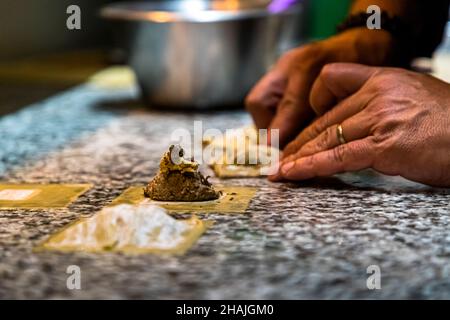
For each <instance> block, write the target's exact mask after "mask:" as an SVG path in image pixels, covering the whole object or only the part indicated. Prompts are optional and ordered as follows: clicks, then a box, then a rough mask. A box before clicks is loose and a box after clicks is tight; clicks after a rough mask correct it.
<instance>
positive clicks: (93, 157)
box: [0, 86, 450, 299]
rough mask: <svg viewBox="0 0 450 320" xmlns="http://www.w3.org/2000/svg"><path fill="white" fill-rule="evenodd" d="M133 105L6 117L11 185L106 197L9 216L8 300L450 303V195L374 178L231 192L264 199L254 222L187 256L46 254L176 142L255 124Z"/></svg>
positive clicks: (234, 224) (249, 219)
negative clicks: (70, 187)
mask: <svg viewBox="0 0 450 320" xmlns="http://www.w3.org/2000/svg"><path fill="white" fill-rule="evenodd" d="M135 96H136V92H134V90H116V91H111V90H99V89H94V88H90V87H87V86H80V87H76V88H73V89H71V90H69V91H66V92H64V93H62V94H59V95H57V96H54V97H51V98H50V99H47V100H45V101H42V102H40V103H36V104H34V105H31V106H29V107H28V108H26V109H23V110H22V111H19V112H17V113H14V114H11V115H8V116H6V117H3V118H0V137H1V139H0V178H1V179H0V180H3V181H8V182H29V183H31V182H39V183H48V182H52V183H58V182H65V183H69V182H70V183H75V182H76V183H93V184H95V187H94V188H93V189H91V190H90V191H88V192H87V193H86V194H85V195H83V196H82V197H80V198H79V199H78V200H77V201H76V202H75V203H73V204H72V205H71V206H70V207H69V208H67V209H62V210H31V211H30V210H16V211H0V297H1V298H14V299H15V298H50V299H51V298H104V299H111V298H149V299H167V298H174V299H180V298H182V299H183V298H185V299H202V298H205V299H221V298H225V299H235V298H241V299H264V298H273V299H281V298H283V299H305V298H327V299H328V298H337V299H347V298H358V299H377V298H388V299H391V298H447V299H448V298H450V225H449V222H450V191H449V190H444V189H432V188H429V187H426V186H422V185H418V184H414V183H410V182H407V181H405V180H403V179H399V178H387V177H383V176H380V175H378V174H376V173H374V172H371V171H365V172H361V173H358V174H346V175H340V176H339V177H334V178H329V179H321V180H315V181H310V182H306V183H300V184H273V183H270V182H268V181H266V180H265V179H243V180H236V179H234V180H226V181H225V182H224V183H226V184H229V185H233V184H235V185H248V186H258V187H259V188H260V190H259V192H258V193H257V195H256V196H255V198H254V199H253V200H252V202H251V204H250V207H249V209H248V211H247V214H245V215H220V214H214V213H211V214H205V215H201V218H207V219H211V220H214V221H215V222H216V223H215V224H214V225H213V227H212V228H210V229H209V230H208V231H207V232H206V234H205V235H204V236H203V237H202V238H201V239H200V240H199V241H198V242H197V244H196V245H195V246H194V247H193V248H192V249H191V250H190V251H189V252H188V253H187V254H186V255H184V256H181V257H161V256H154V255H143V256H126V255H122V254H112V253H108V254H83V253H70V254H62V253H54V252H45V253H34V252H33V251H32V249H33V247H34V246H35V245H36V244H38V243H39V242H40V241H42V240H44V239H46V237H48V236H49V235H51V234H52V233H54V232H55V231H57V230H59V229H60V228H62V227H64V226H66V225H67V224H68V223H70V222H72V221H74V220H76V219H78V218H80V217H86V216H91V215H93V214H95V212H96V211H98V210H99V209H101V208H102V207H104V206H105V205H107V204H108V203H109V202H110V201H111V200H112V199H114V198H115V197H116V196H118V195H119V194H120V193H121V192H122V191H123V190H125V189H126V188H127V187H129V186H131V185H134V184H141V183H146V182H147V181H148V180H149V179H150V178H151V176H152V175H153V174H154V173H155V172H156V169H157V167H158V161H159V158H160V156H161V154H162V153H163V152H164V151H165V150H166V148H167V146H168V141H169V137H168V134H169V133H171V132H172V131H173V130H174V129H177V128H186V129H189V130H192V128H193V121H194V120H203V121H204V127H205V128H207V127H216V128H219V129H226V128H234V127H238V126H240V125H243V124H246V123H248V122H249V121H250V119H249V117H248V116H247V115H246V114H245V113H244V112H241V111H232V112H218V113H207V114H201V113H183V114H182V113H170V112H157V111H148V110H144V109H143V108H141V107H139V106H138V105H137V104H136V103H132V102H127V101H129V100H132V99H133V98H135ZM124 106H130V108H129V109H126V108H124ZM206 170H207V171H208V170H209V169H206ZM207 173H208V172H207ZM212 182H218V180H217V179H213V180H212ZM69 265H78V266H79V267H80V268H81V276H82V279H81V285H82V289H81V290H68V289H67V287H66V279H67V276H68V275H67V274H66V268H67V266H69ZM369 265H378V266H379V267H380V268H381V286H382V288H381V290H368V289H367V287H366V279H367V277H368V274H367V273H366V269H367V267H368V266H369Z"/></svg>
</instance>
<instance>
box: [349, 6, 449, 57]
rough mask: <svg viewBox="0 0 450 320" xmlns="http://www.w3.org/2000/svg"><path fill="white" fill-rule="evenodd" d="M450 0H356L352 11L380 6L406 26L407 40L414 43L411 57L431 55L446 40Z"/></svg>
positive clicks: (354, 12) (409, 50)
mask: <svg viewBox="0 0 450 320" xmlns="http://www.w3.org/2000/svg"><path fill="white" fill-rule="evenodd" d="M449 2H450V0H432V1H424V0H354V1H353V5H352V7H351V10H350V14H357V13H360V12H365V11H366V10H367V8H368V7H369V6H371V5H377V6H379V7H380V8H381V10H383V11H385V12H387V13H388V14H389V15H390V16H391V17H394V16H395V17H398V18H400V19H401V21H402V22H403V23H404V25H405V28H406V33H407V34H405V37H407V38H406V39H403V41H407V42H408V43H409V45H410V48H408V52H409V54H410V55H411V58H413V57H416V56H428V55H431V53H432V52H433V51H434V49H435V48H436V47H437V45H438V44H439V43H440V41H441V39H442V34H443V31H444V28H445V24H446V22H447V18H448V8H449ZM402 46H403V44H402Z"/></svg>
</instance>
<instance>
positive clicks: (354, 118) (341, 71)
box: [270, 63, 450, 187]
mask: <svg viewBox="0 0 450 320" xmlns="http://www.w3.org/2000/svg"><path fill="white" fill-rule="evenodd" d="M311 103H312V105H313V106H314V107H315V108H319V109H329V108H330V107H332V106H334V105H336V106H335V107H334V108H333V109H331V110H330V111H329V112H327V113H326V114H325V115H323V116H322V117H320V118H319V119H317V120H316V121H314V123H312V124H311V125H310V126H309V127H307V128H306V129H305V130H303V131H302V132H301V133H300V134H299V135H298V137H297V138H296V139H295V140H294V141H292V142H291V143H290V144H289V145H288V146H287V147H286V150H287V151H288V152H289V153H290V155H288V156H287V157H286V158H284V159H283V160H282V161H281V163H280V169H279V172H278V174H276V175H274V176H272V177H270V179H271V180H273V181H277V180H281V179H287V180H304V179H309V178H313V177H317V176H330V175H333V174H336V173H340V172H346V171H357V170H361V169H365V168H373V169H375V170H377V171H379V172H381V173H384V174H387V175H400V176H403V177H405V178H407V179H410V180H413V181H417V182H421V183H425V184H429V185H433V186H447V187H448V186H450V84H448V83H445V82H442V81H440V80H438V79H436V78H433V77H431V76H428V75H423V74H418V73H414V72H410V71H406V70H402V69H394V68H375V67H368V66H362V65H356V64H347V63H337V64H330V65H327V66H325V67H324V69H323V70H322V72H321V74H320V76H319V77H318V79H317V81H316V82H315V84H314V86H313V89H312V91H311ZM336 103H337V104H336ZM339 125H341V127H342V133H343V138H344V140H345V141H346V143H344V144H341V142H340V141H339V134H338V126H339Z"/></svg>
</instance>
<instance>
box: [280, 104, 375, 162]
mask: <svg viewBox="0 0 450 320" xmlns="http://www.w3.org/2000/svg"><path fill="white" fill-rule="evenodd" d="M366 118H367V117H366V116H365V114H364V113H358V114H357V115H355V116H353V117H350V118H348V119H347V120H344V121H343V122H342V123H341V128H342V135H343V138H344V139H345V141H347V142H350V141H355V140H359V139H363V138H365V137H367V136H369V134H370V132H371V127H372V125H371V121H370V119H366ZM338 126H339V125H338V124H334V125H332V126H330V127H328V128H327V129H325V131H323V132H322V133H321V134H320V135H318V136H317V137H316V138H314V139H312V140H310V141H308V142H307V143H305V144H304V145H303V146H302V147H301V148H300V150H299V151H297V153H296V154H295V155H293V156H294V157H296V158H300V157H306V156H310V155H313V154H315V153H319V152H322V151H326V150H329V149H333V148H335V147H337V146H339V145H340V144H341V142H340V141H339V133H338ZM285 161H289V159H286V160H285Z"/></svg>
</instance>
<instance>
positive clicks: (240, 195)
mask: <svg viewBox="0 0 450 320" xmlns="http://www.w3.org/2000/svg"><path fill="white" fill-rule="evenodd" d="M217 190H219V191H222V196H221V197H220V198H219V199H217V200H210V201H197V202H166V201H155V200H151V199H148V198H145V197H144V191H143V187H142V186H136V187H130V188H128V189H127V190H125V191H124V192H123V193H122V194H121V195H120V196H119V197H118V198H116V199H115V200H113V202H112V203H111V205H118V204H123V203H125V204H134V205H138V204H142V203H149V204H155V205H158V206H160V207H163V208H165V209H167V210H168V211H169V212H170V213H183V212H185V213H223V214H235V213H245V212H246V210H247V208H248V206H249V204H250V201H251V199H252V198H253V197H254V196H255V194H256V192H257V191H258V189H257V188H254V187H234V186H226V187H225V186H223V187H221V186H217Z"/></svg>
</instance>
